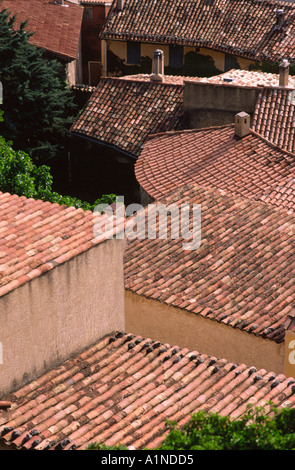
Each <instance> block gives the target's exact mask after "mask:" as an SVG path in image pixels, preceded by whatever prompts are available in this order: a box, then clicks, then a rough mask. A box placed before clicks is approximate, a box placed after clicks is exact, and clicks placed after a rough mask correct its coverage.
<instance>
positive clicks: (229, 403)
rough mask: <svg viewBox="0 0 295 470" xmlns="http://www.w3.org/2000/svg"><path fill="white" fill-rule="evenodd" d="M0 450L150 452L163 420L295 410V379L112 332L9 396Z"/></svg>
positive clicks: (0, 417) (0, 422) (0, 419)
mask: <svg viewBox="0 0 295 470" xmlns="http://www.w3.org/2000/svg"><path fill="white" fill-rule="evenodd" d="M8 398H9V399H10V400H11V401H12V406H11V408H10V409H8V410H7V411H2V412H1V411H0V435H1V438H0V443H7V444H8V445H11V447H12V449H13V448H21V449H24V450H25V449H36V450H48V449H51V450H61V449H64V450H69V449H77V450H83V449H85V448H86V447H87V446H88V445H89V444H90V443H91V442H102V443H105V444H106V445H118V444H124V445H126V446H133V447H134V448H135V449H136V450H140V449H143V448H149V449H153V448H155V447H156V446H158V445H159V444H160V443H161V442H162V441H163V439H164V437H165V435H166V434H167V432H168V431H167V426H166V421H167V420H168V419H169V420H171V421H176V422H178V423H179V425H180V426H182V425H184V424H185V423H187V422H188V421H189V419H190V417H191V414H192V413H194V412H197V411H198V410H201V409H204V410H207V411H210V412H218V413H220V414H221V415H224V416H229V417H230V418H231V419H238V418H240V417H242V416H243V415H244V414H245V412H247V411H248V409H247V405H249V404H252V405H254V406H264V407H267V406H268V402H270V401H271V402H273V403H274V404H275V405H276V406H278V407H279V408H280V407H284V406H286V407H289V408H293V407H294V406H295V387H294V379H292V378H287V377H285V376H284V375H282V374H279V375H276V374H274V373H273V372H268V371H266V370H264V369H258V370H257V369H255V368H254V367H248V366H246V365H245V364H234V363H232V362H229V361H227V360H225V359H218V358H215V357H210V356H207V355H205V354H202V353H199V352H197V351H189V350H188V349H184V348H179V347H177V346H173V345H169V344H162V343H159V342H157V341H155V340H152V339H149V338H142V337H140V336H135V335H130V334H126V333H121V332H115V333H114V334H110V335H108V336H106V337H105V338H102V339H101V340H100V341H98V342H97V344H95V345H93V346H92V347H91V348H89V349H88V350H86V351H84V352H83V353H81V354H80V355H79V356H77V357H75V358H72V359H70V360H68V361H67V362H65V363H64V364H63V365H61V366H60V367H58V368H56V369H53V370H51V371H49V372H48V373H47V374H45V375H43V376H42V377H39V378H38V379H36V380H35V381H34V382H32V383H30V384H28V385H27V386H25V387H23V388H22V389H20V390H18V391H17V392H16V393H14V394H13V395H12V396H10V397H8Z"/></svg>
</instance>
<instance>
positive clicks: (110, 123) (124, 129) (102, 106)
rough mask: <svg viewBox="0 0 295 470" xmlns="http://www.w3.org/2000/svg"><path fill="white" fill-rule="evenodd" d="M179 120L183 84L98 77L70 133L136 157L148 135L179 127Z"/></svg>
mask: <svg viewBox="0 0 295 470" xmlns="http://www.w3.org/2000/svg"><path fill="white" fill-rule="evenodd" d="M182 117H183V87H182V85H175V84H174V83H162V82H151V81H150V80H142V79H140V78H139V79H138V78H132V79H130V78H126V77H123V78H101V80H100V82H99V84H98V86H97V88H96V90H95V91H94V92H93V94H92V95H91V98H90V100H89V101H88V103H87V104H86V106H85V107H84V109H83V112H82V113H81V115H80V116H79V117H78V119H77V120H76V122H75V123H74V124H73V125H72V127H71V129H70V131H71V133H73V134H79V135H82V136H86V137H88V138H91V139H93V140H95V141H98V142H100V143H105V144H107V145H112V146H115V147H116V148H119V149H120V150H122V151H124V152H126V153H128V154H129V155H131V156H133V157H137V156H138V155H139V153H140V151H141V149H142V146H143V143H144V142H145V140H146V138H147V137H148V135H149V134H151V133H155V132H163V131H167V130H171V129H178V128H181V124H182Z"/></svg>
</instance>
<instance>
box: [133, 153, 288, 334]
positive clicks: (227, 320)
mask: <svg viewBox="0 0 295 470" xmlns="http://www.w3.org/2000/svg"><path fill="white" fill-rule="evenodd" d="M179 148H181V146H180V147H179ZM160 171H161V170H160ZM216 171H217V173H218V171H219V170H218V169H217V170H216ZM259 178H260V176H259V175H257V179H258V180H259ZM180 185H181V183H180ZM158 202H160V203H161V204H164V205H165V207H168V206H169V205H170V204H172V203H175V204H176V205H177V206H178V208H180V206H181V205H182V204H189V205H190V207H192V205H193V204H200V205H201V240H202V242H201V246H200V248H198V249H193V250H184V249H183V243H184V241H183V239H181V238H179V239H171V237H168V238H167V239H160V238H156V239H149V238H148V237H147V234H145V233H139V234H138V236H137V237H136V238H135V239H134V240H129V243H128V246H127V249H126V252H125V261H124V266H125V268H124V269H125V288H126V289H127V290H129V291H130V292H132V293H134V294H137V295H141V296H143V297H146V298H149V299H152V300H155V301H159V302H162V303H165V304H167V305H171V306H174V307H178V308H181V309H185V310H187V311H189V312H192V313H194V314H197V315H200V316H202V317H204V318H208V319H210V320H212V321H217V322H221V323H222V324H225V325H228V326H229V327H232V328H236V329H240V330H242V331H245V332H249V333H250V332H251V333H252V334H255V335H257V336H260V337H265V338H268V339H269V340H274V341H276V342H281V341H283V340H284V331H285V329H284V322H285V320H286V316H287V315H288V314H289V312H290V311H291V309H292V304H293V303H294V295H295V283H294V269H295V258H294V256H292V253H293V246H294V234H295V230H294V229H295V216H294V213H291V212H289V213H288V212H286V211H285V210H282V209H278V208H277V207H275V206H270V205H267V204H265V203H262V202H260V201H259V202H257V201H253V200H250V199H247V198H242V197H240V196H232V195H229V194H228V193H226V192H225V191H222V190H219V189H216V188H215V189H208V188H202V187H199V186H191V185H190V186H187V187H181V189H178V190H176V189H175V190H174V191H173V192H172V193H171V194H170V195H169V196H166V197H162V198H160V199H159V201H158ZM156 207H157V203H153V204H150V205H149V206H148V207H147V208H146V209H145V210H144V211H143V212H142V213H141V215H142V217H143V222H145V219H144V217H147V211H156ZM190 221H191V222H192V210H190ZM168 222H169V224H168V225H169V226H171V220H170V221H168ZM144 225H145V228H146V229H147V225H148V224H147V223H145V224H144ZM138 226H141V224H140V223H139V224H138ZM152 228H155V225H152ZM168 233H169V231H168ZM140 238H142V239H140ZM143 260H144V262H143Z"/></svg>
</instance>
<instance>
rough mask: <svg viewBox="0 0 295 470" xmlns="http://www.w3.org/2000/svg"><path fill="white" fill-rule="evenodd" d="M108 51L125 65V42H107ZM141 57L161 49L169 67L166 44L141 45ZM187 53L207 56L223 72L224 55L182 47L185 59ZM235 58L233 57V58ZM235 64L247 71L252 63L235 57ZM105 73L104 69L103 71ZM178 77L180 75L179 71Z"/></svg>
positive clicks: (148, 55) (204, 49) (218, 52)
mask: <svg viewBox="0 0 295 470" xmlns="http://www.w3.org/2000/svg"><path fill="white" fill-rule="evenodd" d="M107 44H108V49H109V51H111V52H113V53H114V54H115V55H116V56H117V57H118V58H119V59H122V60H124V61H125V64H127V43H126V41H119V40H108V41H107ZM140 49H141V57H150V58H152V57H153V54H154V51H155V49H161V50H162V51H163V52H164V65H165V67H168V66H169V45H168V44H160V43H159V44H154V43H145V42H143V43H141V48H140ZM189 52H197V53H198V54H200V55H202V56H204V57H206V56H209V57H211V58H212V59H213V63H214V65H215V67H216V69H217V70H218V71H219V72H224V71H225V54H224V52H220V51H215V50H213V49H207V48H204V47H200V48H196V47H192V46H184V48H183V55H184V57H185V55H186V54H188V53H189ZM233 57H235V56H233ZM236 59H237V64H238V66H239V67H240V68H241V69H247V68H248V67H249V66H250V65H251V64H253V63H254V62H253V61H250V60H248V59H243V58H241V57H236ZM195 72H196V73H195V74H194V75H198V70H197V69H196V71H195ZM104 73H105V69H104ZM179 75H182V73H181V70H180V72H179Z"/></svg>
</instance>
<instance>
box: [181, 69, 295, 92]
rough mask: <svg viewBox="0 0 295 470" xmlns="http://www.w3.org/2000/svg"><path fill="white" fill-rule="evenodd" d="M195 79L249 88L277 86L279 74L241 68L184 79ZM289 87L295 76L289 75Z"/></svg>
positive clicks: (293, 85)
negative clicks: (208, 75)
mask: <svg viewBox="0 0 295 470" xmlns="http://www.w3.org/2000/svg"><path fill="white" fill-rule="evenodd" d="M188 80H189V81H191V80H193V81H197V82H200V83H214V84H218V85H233V86H246V87H251V88H256V87H259V88H261V87H274V88H277V89H278V87H279V74H276V73H269V72H261V71H259V70H243V69H232V70H229V71H228V72H224V73H221V74H219V75H214V76H212V77H200V78H197V77H193V78H189V79H185V81H188ZM288 86H289V87H290V88H295V77H294V76H292V75H289V83H288Z"/></svg>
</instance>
